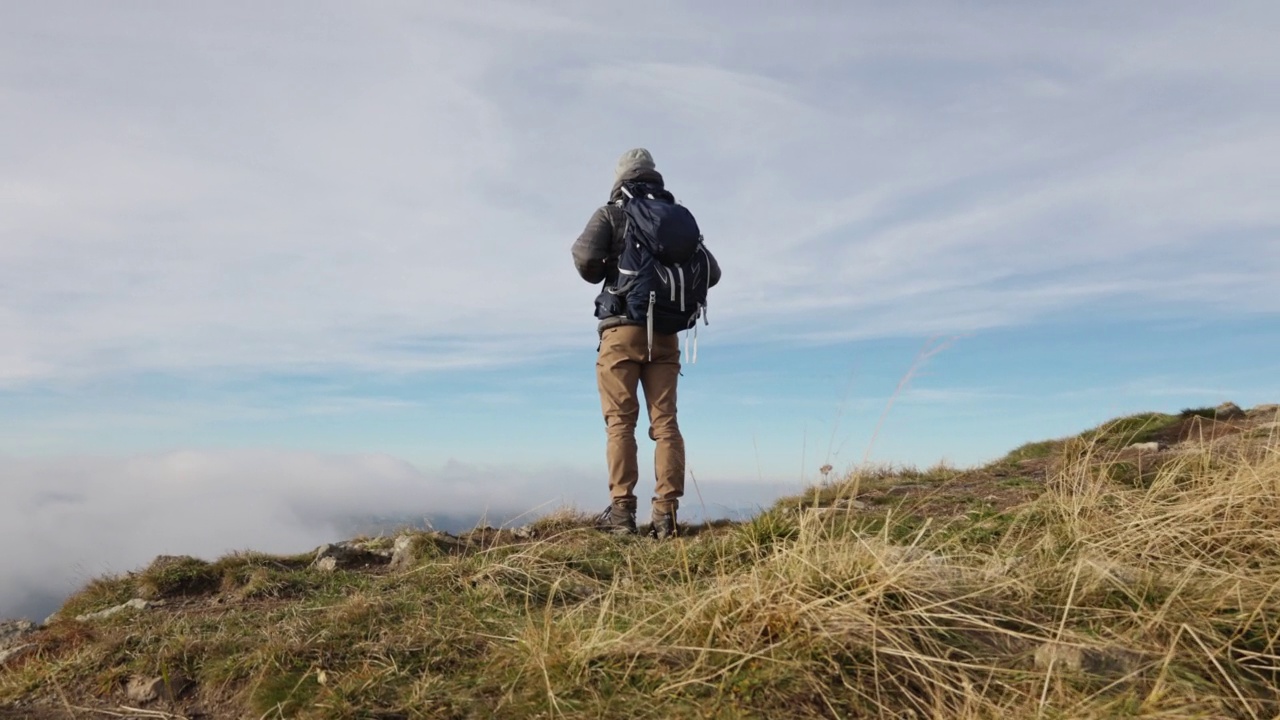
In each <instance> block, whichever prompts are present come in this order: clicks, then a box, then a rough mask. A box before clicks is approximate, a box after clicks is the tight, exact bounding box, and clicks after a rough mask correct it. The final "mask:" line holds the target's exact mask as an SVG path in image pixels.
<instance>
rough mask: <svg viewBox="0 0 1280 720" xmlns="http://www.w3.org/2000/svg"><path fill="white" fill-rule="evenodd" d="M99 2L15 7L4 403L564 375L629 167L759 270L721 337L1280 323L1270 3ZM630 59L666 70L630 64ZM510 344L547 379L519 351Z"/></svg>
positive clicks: (730, 282) (735, 299)
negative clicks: (296, 383)
mask: <svg viewBox="0 0 1280 720" xmlns="http://www.w3.org/2000/svg"><path fill="white" fill-rule="evenodd" d="M68 7H74V8H75V9H76V10H77V12H75V13H61V14H56V13H53V12H52V11H42V10H41V9H40V8H38V7H27V8H23V9H21V10H14V9H10V10H8V11H7V12H8V14H9V15H11V16H13V17H11V18H10V20H12V22H9V23H6V26H7V27H8V28H9V30H8V31H7V34H8V38H7V42H6V43H5V45H6V47H8V48H9V49H8V50H7V51H6V52H5V67H6V71H5V72H4V73H3V75H2V76H0V77H2V78H3V87H4V91H5V96H6V97H7V98H9V99H10V101H11V102H12V104H13V106H14V108H15V109H16V112H10V113H6V114H5V119H4V120H0V124H2V125H3V130H4V131H5V132H4V133H3V137H5V138H6V140H5V141H0V142H4V146H3V149H4V151H5V155H6V157H8V158H10V159H11V161H10V162H7V163H6V164H5V166H4V169H3V170H0V184H2V185H3V187H4V188H5V189H6V192H5V193H4V199H3V200H0V203H3V211H4V212H3V213H0V216H3V218H4V220H2V221H0V232H3V250H2V251H0V254H3V256H4V260H5V262H4V264H3V266H2V267H0V279H2V280H3V282H0V287H3V288H4V290H3V296H2V297H3V308H4V312H3V313H0V332H3V333H4V335H5V340H6V342H5V343H4V346H5V347H6V351H5V352H4V354H3V355H2V356H0V378H3V381H4V382H7V383H9V384H13V383H22V382H26V381H37V380H42V381H50V380H56V379H57V378H59V377H65V376H83V375H86V374H88V375H93V374H102V373H106V374H118V373H130V372H136V371H140V370H147V369H157V368H158V369H164V370H177V371H183V370H192V371H198V370H200V369H202V368H209V367H233V368H240V369H242V370H243V371H245V372H257V371H271V370H280V369H288V368H291V367H331V368H342V367H356V368H363V369H386V370H391V371H399V370H422V369H431V368H435V367H442V366H455V365H457V364H462V363H467V362H481V363H486V362H488V363H493V362H498V363H500V362H510V361H514V360H517V359H518V358H519V357H523V356H525V355H526V354H527V353H529V352H534V353H539V352H555V351H557V350H559V349H562V348H565V347H568V346H570V345H572V344H575V343H578V342H580V341H581V337H580V336H581V334H582V332H581V328H580V326H583V324H584V320H583V317H582V316H583V315H585V314H586V313H585V311H583V309H582V308H583V307H585V306H586V305H587V304H588V303H589V297H588V295H589V290H588V289H587V288H585V287H581V288H580V287H578V286H577V285H576V284H575V283H574V279H573V277H572V272H571V270H569V269H568V268H567V256H566V253H565V250H566V246H567V244H568V241H569V240H570V239H571V238H572V236H573V234H574V233H575V232H576V231H577V230H578V229H579V227H580V225H581V223H582V222H583V221H584V220H585V218H586V215H587V214H588V213H589V212H590V210H591V209H592V207H593V206H594V204H595V203H597V202H598V201H599V199H600V198H601V196H602V193H603V189H604V187H605V186H606V184H607V182H608V177H609V176H608V172H609V169H610V166H611V159H612V157H613V156H614V155H615V154H616V152H617V150H618V149H619V148H620V147H622V146H625V145H630V144H650V145H652V146H653V148H654V150H655V152H656V153H657V155H658V158H659V164H660V166H661V167H663V168H664V169H666V170H667V172H668V174H669V176H670V178H671V182H672V186H673V188H674V189H675V190H676V191H677V194H678V195H680V196H681V197H683V198H685V199H686V200H687V201H688V202H689V203H690V204H691V205H695V206H696V207H698V208H699V216H700V218H703V224H704V225H705V226H706V228H707V232H708V236H709V242H711V243H712V247H713V248H715V249H716V250H717V252H718V254H719V255H721V256H722V259H723V261H724V263H725V264H726V266H727V267H729V268H730V269H732V272H730V273H726V279H725V284H724V288H723V289H722V290H721V292H720V293H719V296H718V297H717V298H716V311H717V315H718V316H719V317H721V318H724V319H725V320H726V321H728V322H726V323H725V332H724V335H723V337H724V338H725V339H726V340H727V341H733V340H734V338H741V337H745V336H746V335H747V333H748V331H746V330H739V331H737V332H735V330H734V329H733V328H734V326H735V325H739V326H741V325H742V323H741V322H734V321H740V320H743V319H748V318H752V319H757V320H758V321H757V322H753V323H752V325H751V330H750V331H749V332H750V333H759V332H766V333H774V334H775V335H776V336H777V337H779V338H781V337H784V336H787V335H792V334H798V335H800V336H808V337H815V336H821V335H824V334H830V335H834V336H839V337H868V336H876V335H880V334H883V333H886V332H892V333H896V334H911V333H916V332H922V331H932V330H935V329H937V328H938V327H948V328H952V329H954V330H956V331H965V330H972V329H979V328H981V327H986V326H990V325H996V326H999V325H1001V324H1017V323H1027V322H1034V321H1036V320H1037V318H1040V317H1043V315H1044V314H1045V313H1053V312H1062V311H1068V310H1070V309H1071V308H1074V307H1087V306H1089V305H1090V304H1092V303H1098V302H1104V301H1106V300H1107V299H1108V298H1109V297H1113V296H1114V295H1115V294H1116V293H1124V294H1127V295H1132V294H1134V290H1135V289H1137V294H1138V295H1139V296H1140V298H1142V299H1148V300H1151V301H1152V302H1157V303H1166V304H1167V303H1175V304H1176V303H1178V302H1180V297H1185V295H1183V296H1180V294H1179V292H1180V291H1182V290H1186V289H1188V288H1190V292H1191V293H1192V294H1196V293H1197V292H1200V293H1201V294H1205V295H1212V294H1213V293H1214V292H1217V291H1218V290H1219V289H1220V288H1221V287H1222V286H1223V285H1224V284H1225V283H1227V282H1230V283H1231V284H1233V285H1234V287H1236V288H1237V290H1239V291H1241V292H1244V293H1248V294H1250V295H1251V296H1254V297H1256V299H1257V300H1258V301H1260V302H1263V303H1265V304H1264V305H1263V306H1261V307H1258V306H1255V307H1254V309H1255V310H1268V311H1269V310H1274V309H1275V300H1274V299H1271V300H1268V299H1267V298H1269V297H1272V296H1273V295H1274V294H1273V293H1272V294H1268V293H1265V292H1262V291H1261V288H1263V287H1265V286H1267V285H1269V284H1270V283H1271V282H1272V281H1274V280H1275V278H1276V275H1277V270H1278V268H1277V264H1276V261H1275V260H1267V259H1266V258H1267V257H1269V255H1267V254H1265V253H1263V252H1262V250H1263V248H1264V247H1265V243H1267V242H1270V241H1271V240H1272V239H1273V235H1274V228H1275V227H1276V225H1277V224H1278V223H1280V218H1278V217H1277V214H1276V212H1277V211H1276V210H1275V209H1274V204H1273V203H1270V202H1269V200H1268V199H1267V197H1266V194H1265V192H1264V189H1265V188H1267V187H1272V186H1274V185H1275V184H1276V181H1277V180H1278V179H1280V178H1277V177H1276V174H1277V170H1276V169H1275V166H1274V164H1273V163H1269V162H1267V160H1266V158H1268V157H1274V155H1275V153H1276V151H1277V150H1280V147H1277V145H1280V139H1278V138H1277V135H1276V132H1275V131H1274V130H1273V129H1272V128H1274V127H1275V116H1276V114H1277V109H1278V108H1277V103H1276V101H1275V100H1273V99H1271V98H1273V97H1275V94H1274V93H1266V92H1263V90H1265V89H1266V87H1267V86H1268V85H1272V84H1273V83H1274V81H1275V78H1276V72H1275V71H1274V69H1268V68H1274V67H1275V66H1276V63H1269V64H1268V63H1266V62H1263V61H1264V60H1272V59H1276V58H1274V57H1273V55H1274V51H1273V50H1270V46H1269V44H1266V43H1262V42H1260V38H1259V37H1258V33H1257V31H1256V26H1257V25H1258V20H1259V19H1264V20H1265V19H1266V18H1267V17H1268V16H1269V15H1271V14H1274V11H1272V10H1270V9H1269V8H1267V7H1266V6H1256V7H1254V8H1253V9H1252V10H1251V11H1249V12H1245V11H1242V10H1239V9H1234V10H1230V11H1228V10H1221V11H1216V10H1210V9H1205V8H1203V7H1200V6H1190V5H1183V6H1176V7H1174V8H1173V9H1172V10H1167V9H1162V10H1161V12H1160V14H1159V17H1152V16H1151V15H1150V14H1149V13H1143V12H1137V11H1135V10H1133V9H1132V8H1127V9H1124V10H1121V11H1115V13H1113V14H1112V15H1110V16H1108V17H1102V16H1101V15H1099V13H1103V12H1106V11H1107V8H1106V7H1104V6H1101V5H1099V6H1088V7H1081V8H1080V9H1079V11H1078V12H1074V13H1064V12H1063V11H1061V10H1054V9H1038V10H1037V9H1033V8H1017V9H1012V10H1011V9H1007V8H1006V9H1005V10H1000V11H997V10H996V9H995V8H977V9H972V12H969V11H966V13H965V14H957V15H955V16H952V15H950V14H949V13H950V12H955V13H959V10H958V9H956V10H953V11H948V10H946V9H938V8H933V9H931V10H930V11H929V12H928V13H924V12H923V11H916V10H912V9H910V8H908V9H904V10H900V11H896V12H895V11H889V10H885V9H883V8H869V7H863V8H860V9H858V10H857V12H854V9H842V10H839V11H833V14H832V15H831V16H829V17H828V16H825V15H824V16H819V15H817V14H814V15H812V16H806V15H804V14H803V13H788V14H787V16H786V17H785V18H779V17H775V16H772V15H768V14H752V13H742V14H737V13H736V14H735V15H734V17H732V18H723V17H721V18H719V19H718V20H717V23H714V24H713V23H709V18H708V17H707V16H706V15H703V14H701V13H700V12H699V11H697V10H693V9H673V10H672V12H675V14H676V18H677V19H679V20H682V21H683V22H681V23H674V22H673V23H666V24H663V25H662V26H661V27H659V26H658V24H655V23H654V22H651V21H648V20H645V19H642V18H637V19H635V22H634V23H631V24H629V26H628V28H627V29H626V30H625V32H624V30H623V29H620V28H619V27H617V26H616V23H614V22H612V21H611V16H608V15H607V14H605V13H603V12H602V11H601V10H599V9H593V8H590V7H588V6H585V5H583V6H580V7H577V8H569V10H571V11H567V10H566V11H562V12H559V13H553V12H542V11H539V10H537V9H535V8H534V6H532V5H527V4H521V3H505V4H501V5H500V6H495V8H497V9H500V10H502V12H498V13H490V14H485V13H482V12H481V11H480V10H484V9H483V8H482V9H480V10H476V11H474V12H473V11H470V10H459V9H456V8H455V9H451V10H448V11H440V12H439V14H438V15H435V14H433V13H432V12H430V11H425V10H422V9H414V8H406V7H401V6H396V5H389V6H384V7H380V8H378V9H371V8H354V7H345V6H332V7H323V8H320V9H317V10H314V11H312V12H301V11H300V10H299V12H301V15H300V20H301V21H300V22H298V23H295V24H296V27H291V23H290V22H286V20H289V19H290V14H289V13H288V12H286V9H278V10H277V11H276V12H273V13H266V14H265V16H264V17H262V18H261V19H260V21H259V22H257V23H248V24H246V23H243V22H241V21H240V20H241V19H242V18H240V17H239V10H244V8H243V7H240V6H237V5H235V4H231V5H228V6H227V7H226V8H225V9H223V10H219V11H216V12H215V11H212V10H210V9H203V10H193V9H177V8H175V9H170V10H168V11H166V12H159V13H157V12H149V13H145V14H137V13H133V12H131V11H129V10H127V9H125V10H120V9H118V8H113V9H109V10H108V9H104V8H100V7H97V6H94V5H91V4H83V5H76V4H71V5H69V6H68ZM495 8H488V10H494V9H495ZM294 9H295V10H298V8H294ZM486 12H487V11H486ZM516 17H524V18H526V20H525V21H522V22H524V23H526V24H525V25H524V26H523V27H524V29H525V30H527V28H528V27H538V28H540V33H529V32H525V31H521V26H520V25H521V24H520V23H516V22H515V21H514V20H513V18H516ZM397 18H399V20H400V22H397ZM1104 20H1105V22H1104ZM712 25H716V26H719V29H718V30H712V29H711V26H712ZM1206 25H1212V26H1214V27H1216V28H1217V29H1218V33H1219V35H1218V36H1217V39H1216V40H1213V41H1210V40H1207V39H1205V38H1204V37H1203V35H1204V33H1197V32H1196V31H1195V28H1200V27H1204V26H1206ZM670 27H679V28H681V30H680V31H679V32H666V33H665V34H664V32H663V29H664V28H670ZM625 33H631V34H632V35H633V37H634V39H635V41H636V42H635V47H637V48H641V49H639V50H637V52H636V54H635V56H632V57H618V56H617V53H614V52H607V50H608V49H609V48H611V47H613V46H614V44H615V43H616V42H619V41H620V40H621V39H622V36H623V35H624V34H625ZM517 36H518V37H519V42H518V43H515V44H514V45H513V44H512V43H513V42H514V38H516V37H517ZM708 38H713V39H714V42H708V41H707V40H708ZM1222 38H1233V39H1234V41H1233V42H1232V43H1224V42H1222ZM567 39H574V40H580V41H581V42H580V43H566V40H567ZM656 39H661V41H660V42H656V45H655V46H654V47H653V49H651V50H645V49H643V48H644V47H645V42H642V41H647V40H655V41H656ZM1184 41H1185V42H1184ZM1223 45H1231V46H1232V47H1223ZM128 48H134V49H128ZM1188 48H1190V49H1188ZM55 50H56V51H55ZM1188 52H1191V53H1195V54H1198V55H1200V56H1202V59H1203V62H1201V63H1190V62H1187V60H1186V57H1185V56H1186V55H1187V54H1188ZM767 57H775V58H776V62H773V63H770V62H766V61H765V58H767ZM516 80H520V81H527V82H523V83H521V82H516ZM642 110H643V112H641V111H642ZM1208 239H1212V242H1208V241H1207V240H1208ZM1247 258H1252V259H1254V262H1250V263H1249V264H1248V270H1247V271H1243V270H1241V267H1242V265H1241V261H1242V259H1247ZM1022 279H1026V280H1028V282H1020V280H1022ZM1129 282H1131V283H1133V284H1132V285H1130V286H1129V287H1128V288H1123V287H1121V286H1122V285H1123V284H1124V283H1129ZM1029 284H1033V285H1034V286H1035V287H1027V285H1029ZM1063 286H1079V287H1085V286H1088V287H1092V288H1095V289H1096V292H1095V293H1071V292H1063V291H1061V290H1057V289H1055V288H1061V287H1063ZM1035 288H1046V291H1045V293H1044V294H1043V295H1042V296H1039V297H1035V296H1036V295H1037V292H1036V290H1035ZM1175 288H1177V289H1178V291H1179V292H1175ZM1029 294H1030V295H1031V296H1033V297H1032V300H1031V302H1027V296H1028V295H1029ZM1011 305H1016V306H1017V307H1018V310H1017V311H1009V310H1007V308H1008V307H1009V306H1011ZM822 308H829V309H830V312H828V313H825V314H823V313H818V314H819V315H820V317H814V315H815V313H814V312H813V311H814V310H815V309H822ZM859 309H867V310H870V309H874V310H875V314H876V317H875V318H869V317H868V315H869V313H864V312H857V310H859ZM1220 311H1224V312H1225V311H1228V309H1225V308H1220ZM925 317H927V318H928V321H927V322H925V323H924V324H921V322H920V320H919V318H925ZM442 336H444V337H449V338H452V343H451V344H450V343H431V342H422V341H423V340H424V339H430V338H437V337H442ZM513 336H514V337H516V338H519V341H520V343H521V346H522V348H523V350H522V353H519V354H517V353H504V352H503V347H504V343H503V342H494V341H493V339H494V338H499V337H501V338H503V339H504V340H506V339H510V338H511V337H513Z"/></svg>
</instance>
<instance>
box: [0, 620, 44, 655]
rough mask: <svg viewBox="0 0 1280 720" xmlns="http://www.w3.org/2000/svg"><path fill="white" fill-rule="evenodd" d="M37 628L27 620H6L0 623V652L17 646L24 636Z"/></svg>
mask: <svg viewBox="0 0 1280 720" xmlns="http://www.w3.org/2000/svg"><path fill="white" fill-rule="evenodd" d="M38 629H39V628H37V627H36V624H35V623H33V622H30V621H29V620H8V621H5V622H0V650H3V649H5V648H8V647H12V646H14V645H17V644H18V642H19V641H21V640H22V639H23V638H25V637H26V636H28V635H30V634H31V633H33V632H35V631H36V630H38Z"/></svg>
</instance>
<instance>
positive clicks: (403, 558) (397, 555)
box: [390, 535, 418, 571]
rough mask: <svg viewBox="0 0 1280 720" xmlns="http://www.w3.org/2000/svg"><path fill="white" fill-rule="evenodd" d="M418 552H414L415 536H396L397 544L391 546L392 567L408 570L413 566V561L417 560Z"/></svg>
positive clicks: (393, 568)
mask: <svg viewBox="0 0 1280 720" xmlns="http://www.w3.org/2000/svg"><path fill="white" fill-rule="evenodd" d="M417 559H418V554H417V553H416V552H414V547H413V536H412V535H401V536H400V537H398V538H396V541H395V544H393V545H392V546H391V563H390V566H391V569H392V570H397V571H399V570H408V569H409V568H411V567H413V563H414V562H415V561H417Z"/></svg>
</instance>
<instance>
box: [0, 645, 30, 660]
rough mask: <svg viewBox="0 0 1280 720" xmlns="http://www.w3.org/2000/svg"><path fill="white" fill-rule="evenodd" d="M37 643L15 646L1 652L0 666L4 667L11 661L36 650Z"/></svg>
mask: <svg viewBox="0 0 1280 720" xmlns="http://www.w3.org/2000/svg"><path fill="white" fill-rule="evenodd" d="M35 649H36V646H35V643H27V644H25V645H15V646H13V647H11V648H8V649H6V650H0V665H4V664H5V663H7V662H9V661H10V660H14V659H17V658H19V657H21V656H23V655H26V654H27V653H28V652H30V651H32V650H35Z"/></svg>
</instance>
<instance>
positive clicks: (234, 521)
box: [0, 451, 603, 618]
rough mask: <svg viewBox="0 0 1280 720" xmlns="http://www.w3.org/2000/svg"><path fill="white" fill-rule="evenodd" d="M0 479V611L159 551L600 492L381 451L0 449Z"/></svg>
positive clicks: (495, 509)
mask: <svg viewBox="0 0 1280 720" xmlns="http://www.w3.org/2000/svg"><path fill="white" fill-rule="evenodd" d="M0 477H2V478H3V494H4V498H5V501H4V503H3V505H0V546H2V547H6V548H10V549H12V550H13V551H12V552H6V553H4V555H3V559H0V618H2V617H9V616H11V615H14V614H17V613H19V612H28V611H30V608H31V606H32V605H33V603H34V604H40V605H42V606H43V604H47V602H48V598H52V597H61V596H63V595H65V594H66V593H68V592H70V591H71V590H73V589H75V588H76V587H78V586H79V585H81V584H83V583H84V582H85V581H87V580H88V579H89V578H90V577H94V576H97V575H99V574H101V573H104V572H123V571H125V570H131V569H134V568H136V567H138V566H140V565H144V564H146V563H147V562H148V561H149V560H150V559H151V558H152V557H154V556H156V555H158V554H190V555H196V556H199V557H204V558H214V557H218V556H220V555H222V554H225V553H227V552H230V551H234V550H244V549H254V550H259V551H263V552H279V553H296V552H305V551H307V550H309V549H311V548H314V547H316V546H317V545H319V544H321V543H324V542H331V541H334V540H339V539H342V538H343V537H345V535H344V533H349V531H350V523H351V521H352V519H353V518H360V517H371V516H383V517H387V516H394V517H399V518H409V519H413V518H415V517H416V518H417V519H419V520H421V519H425V518H428V517H430V518H435V519H436V521H437V522H439V521H440V520H441V519H442V518H444V519H450V518H452V519H453V520H454V521H455V522H457V521H463V522H467V521H474V520H476V519H478V518H479V517H481V516H487V517H488V518H489V520H490V521H491V522H500V521H501V520H502V519H503V518H507V517H511V516H514V515H517V514H519V513H523V512H526V511H529V510H531V509H534V508H537V507H543V509H544V510H545V509H547V508H548V507H554V506H555V505H557V504H559V503H564V502H568V503H575V504H577V503H582V502H585V501H587V500H589V499H597V498H598V497H600V496H602V495H603V489H601V488H599V487H597V486H596V485H597V484H598V483H595V482H593V481H594V480H595V478H594V477H593V476H592V475H589V474H587V473H583V472H581V471H577V470H573V469H565V468H544V469H541V470H534V471H529V470H519V469H513V468H506V467H483V466H474V465H468V464H464V463H459V462H457V461H450V462H449V463H447V464H446V465H444V466H443V467H441V468H439V469H436V470H428V471H424V470H420V469H418V468H415V467H413V466H411V465H409V464H408V463H405V462H403V461H401V460H397V459H395V458H392V457H388V456H379V455H322V454H316V453H302V452H285V451H218V452H210V451H180V452H171V453H164V454H159V455H142V456H135V457H130V458H113V457H76V458H60V459H29V460H21V459H14V458H5V457H0ZM451 529H456V528H451ZM18 548H22V550H18Z"/></svg>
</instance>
